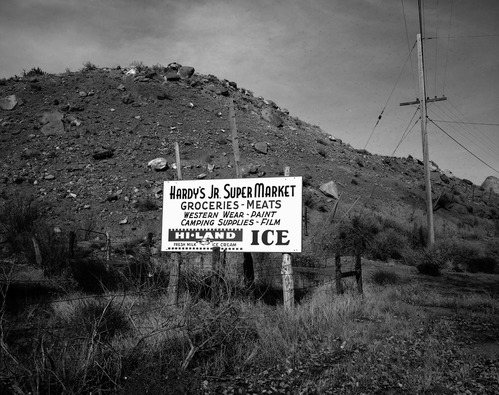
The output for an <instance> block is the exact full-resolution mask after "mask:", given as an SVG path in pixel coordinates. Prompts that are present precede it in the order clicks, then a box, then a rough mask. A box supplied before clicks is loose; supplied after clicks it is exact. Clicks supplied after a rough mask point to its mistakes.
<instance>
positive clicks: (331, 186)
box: [319, 181, 339, 199]
mask: <svg viewBox="0 0 499 395" xmlns="http://www.w3.org/2000/svg"><path fill="white" fill-rule="evenodd" d="M319 190H320V191H321V192H322V193H323V194H324V195H326V196H329V197H332V198H334V199H338V197H339V195H338V187H337V186H336V183H335V182H334V181H329V182H326V183H324V184H322V185H321V186H320V187H319Z"/></svg>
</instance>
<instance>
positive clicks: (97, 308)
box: [67, 299, 131, 341]
mask: <svg viewBox="0 0 499 395" xmlns="http://www.w3.org/2000/svg"><path fill="white" fill-rule="evenodd" d="M67 325H68V326H69V327H71V328H74V329H76V330H77V331H82V332H83V333H84V335H86V336H92V337H93V338H96V339H98V340H103V341H109V340H111V339H112V338H114V337H115V336H116V335H118V334H124V333H126V332H128V331H130V329H131V324H130V320H129V318H128V317H127V315H126V314H125V312H124V311H123V310H122V309H121V308H120V306H119V305H117V304H116V303H114V302H113V301H112V300H110V301H106V300H102V299H101V300H94V299H90V300H86V301H83V302H82V303H80V304H79V305H78V306H77V307H76V309H75V310H74V315H73V316H72V317H71V319H70V320H69V322H68V323H67Z"/></svg>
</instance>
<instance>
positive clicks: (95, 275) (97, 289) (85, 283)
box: [71, 257, 123, 294]
mask: <svg viewBox="0 0 499 395" xmlns="http://www.w3.org/2000/svg"><path fill="white" fill-rule="evenodd" d="M106 266H107V265H106V262H105V261H103V260H101V259H98V258H95V257H88V258H83V259H79V260H74V261H72V262H71V272H72V275H73V278H74V279H75V281H76V282H77V284H78V286H79V288H80V289H81V290H82V291H84V292H87V293H96V294H102V293H104V292H105V291H112V290H116V289H119V288H120V287H121V286H122V284H123V281H122V279H121V276H120V274H119V273H118V271H117V270H115V269H113V268H112V267H110V268H109V269H108V268H107V267H106Z"/></svg>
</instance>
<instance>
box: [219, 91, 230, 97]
mask: <svg viewBox="0 0 499 395" xmlns="http://www.w3.org/2000/svg"><path fill="white" fill-rule="evenodd" d="M220 94H221V95H222V96H225V97H229V96H230V92H229V90H228V89H222V90H220Z"/></svg>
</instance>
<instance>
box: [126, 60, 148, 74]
mask: <svg viewBox="0 0 499 395" xmlns="http://www.w3.org/2000/svg"><path fill="white" fill-rule="evenodd" d="M130 67H131V68H134V69H135V70H137V71H138V72H141V71H144V70H146V69H147V66H146V65H145V64H144V62H142V61H139V60H134V61H133V62H132V63H130Z"/></svg>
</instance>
